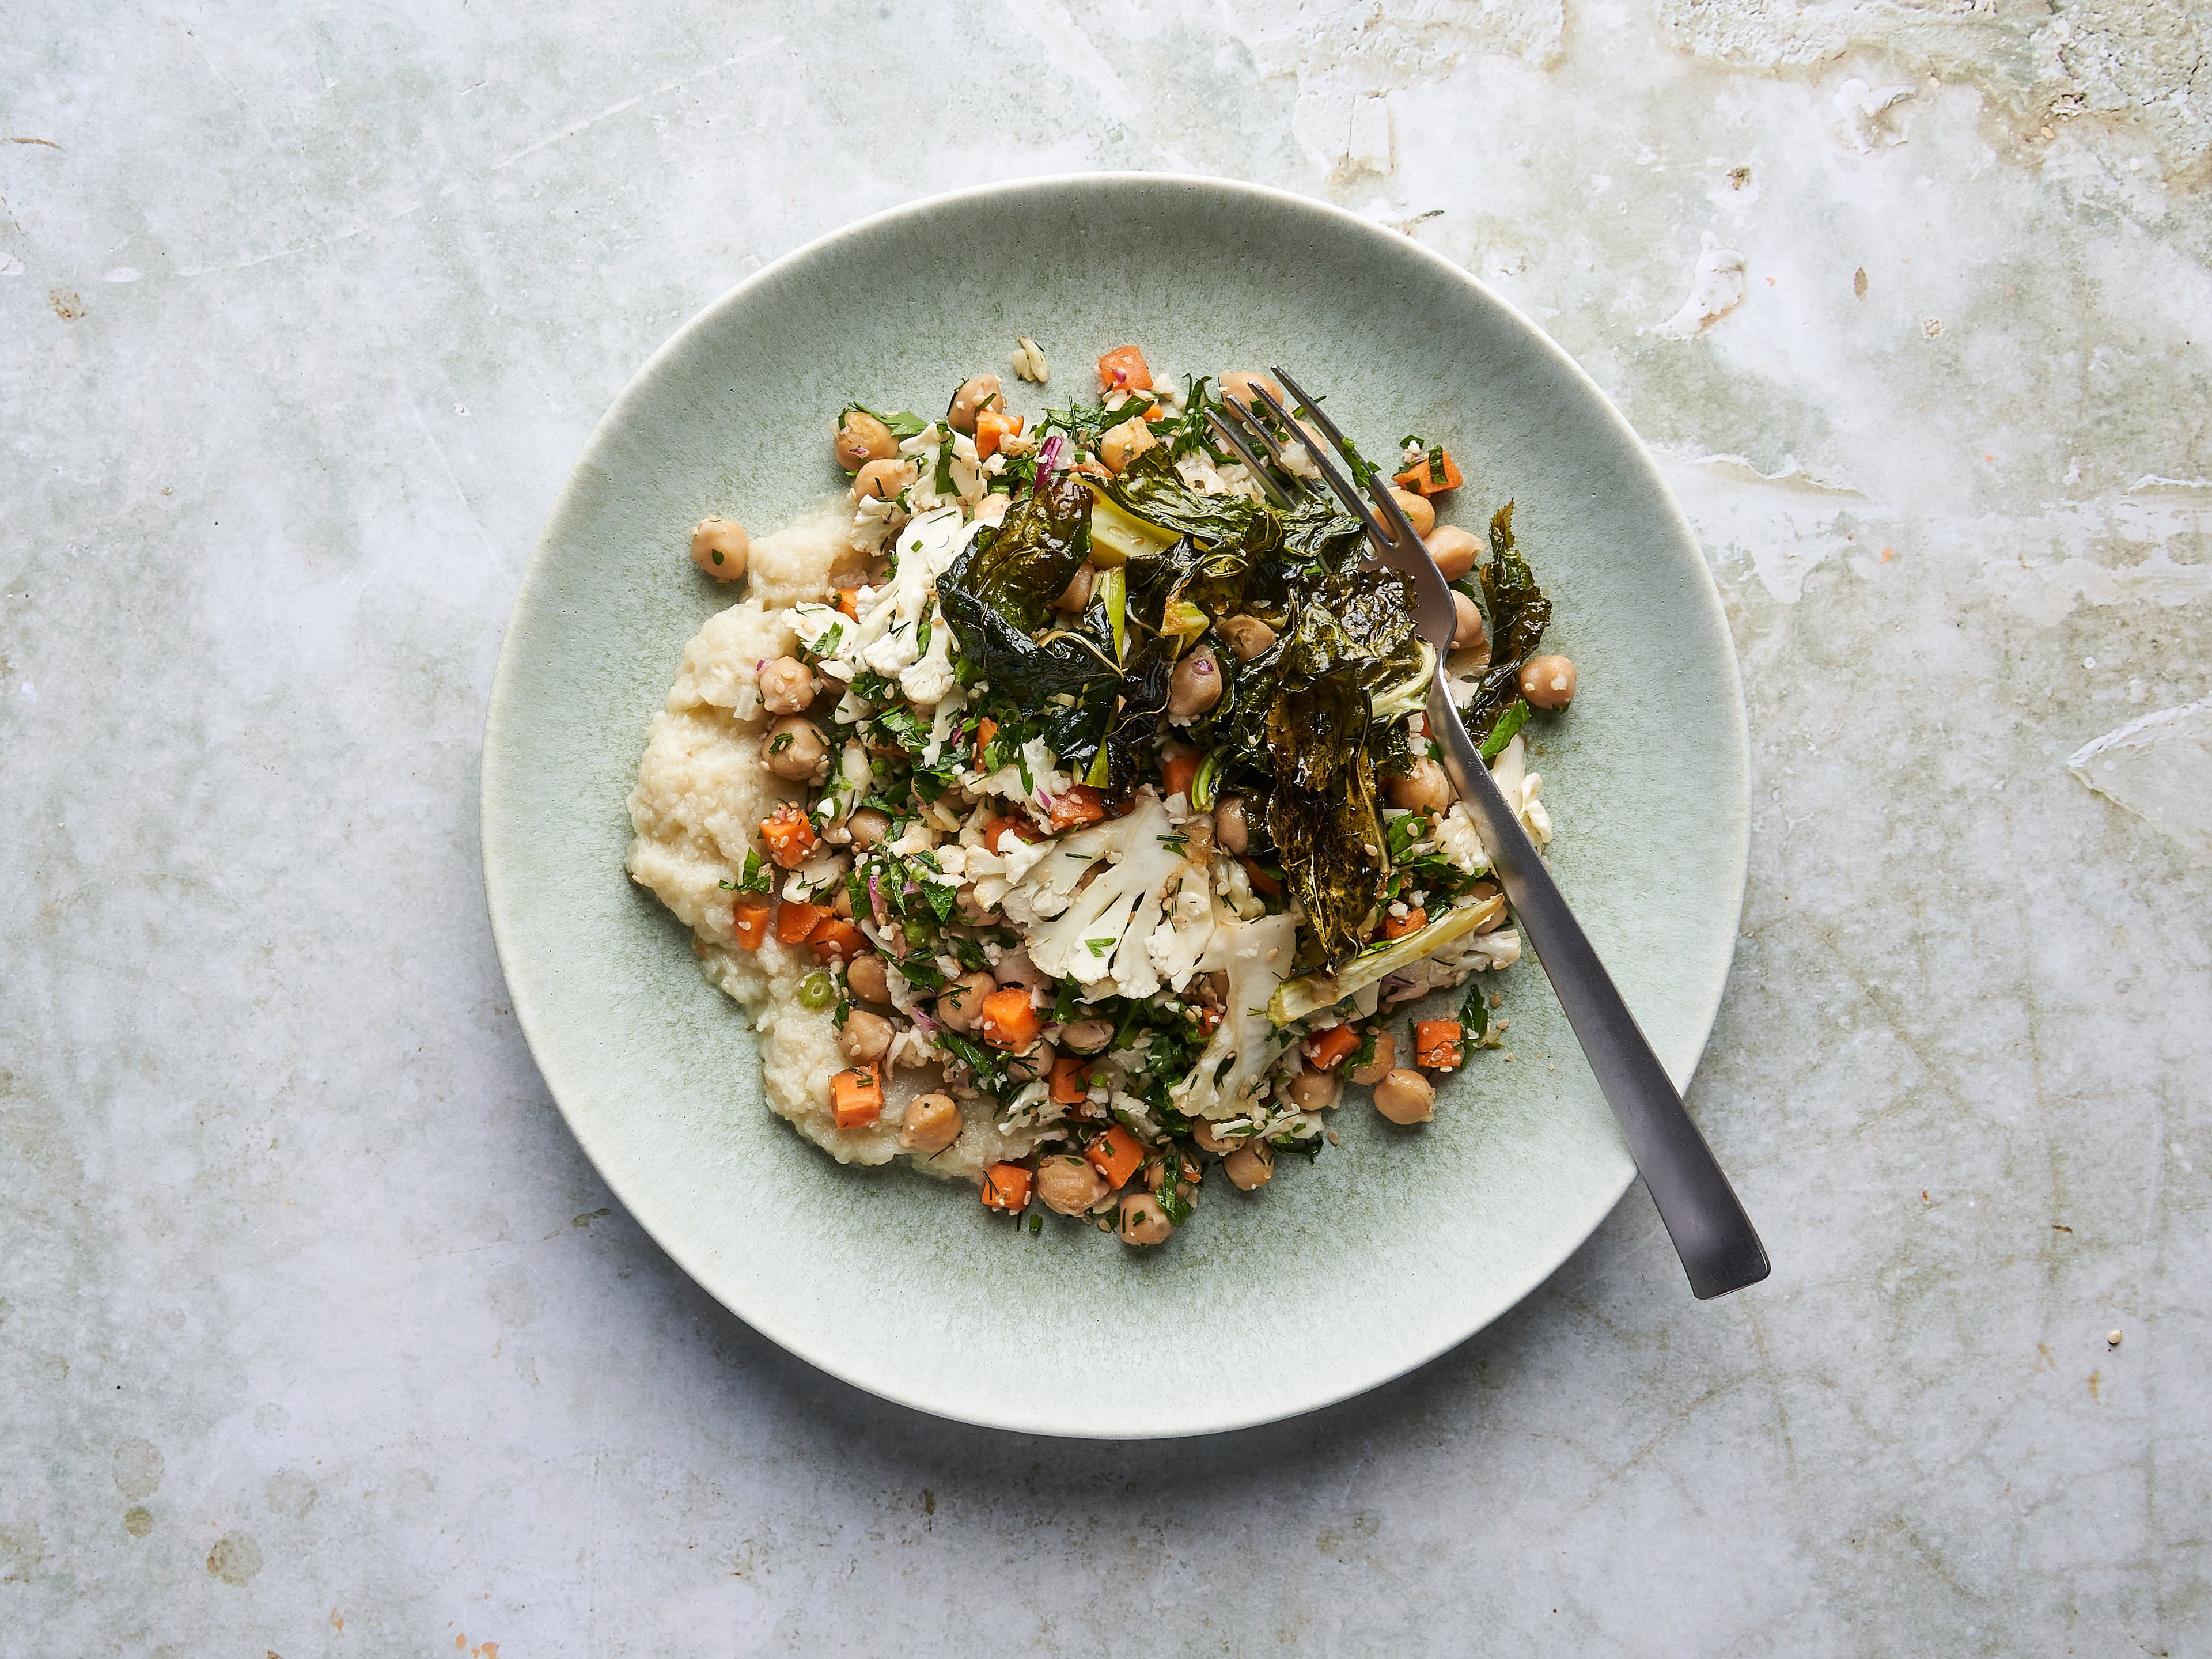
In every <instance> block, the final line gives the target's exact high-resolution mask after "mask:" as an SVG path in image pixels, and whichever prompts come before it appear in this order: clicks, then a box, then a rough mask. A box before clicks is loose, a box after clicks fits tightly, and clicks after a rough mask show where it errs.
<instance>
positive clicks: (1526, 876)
mask: <svg viewBox="0 0 2212 1659" xmlns="http://www.w3.org/2000/svg"><path fill="white" fill-rule="evenodd" d="M1268 372H1269V373H1270V374H1273V375H1274V377H1275V378H1276V379H1277V380H1279V381H1280V382H1281V383H1282V386H1283V388H1284V390H1285V391H1286V392H1288V393H1289V394H1290V396H1291V398H1292V399H1293V400H1294V402H1295V403H1296V404H1297V406H1298V414H1297V416H1296V417H1294V416H1292V413H1291V410H1290V409H1289V408H1287V407H1285V405H1284V404H1283V403H1282V401H1281V400H1280V399H1279V398H1276V397H1274V396H1273V394H1272V393H1271V392H1268V391H1267V388H1266V387H1265V386H1257V385H1255V386H1254V387H1253V392H1254V394H1255V396H1256V397H1257V398H1259V399H1260V400H1261V402H1262V403H1264V404H1266V406H1267V410H1268V411H1269V412H1270V413H1272V414H1273V416H1275V418H1276V419H1277V420H1279V422H1282V425H1283V430H1284V431H1285V432H1286V433H1288V434H1290V435H1291V436H1292V437H1294V438H1296V439H1297V441H1299V442H1300V443H1301V444H1302V445H1303V447H1304V448H1305V450H1306V451H1307V453H1309V454H1310V456H1311V457H1312V459H1313V462H1314V465H1315V467H1316V469H1317V470H1318V471H1319V472H1320V473H1321V476H1322V479H1323V480H1324V481H1325V482H1326V483H1327V484H1328V488H1329V489H1330V491H1331V492H1332V493H1333V494H1334V495H1335V496H1336V498H1337V499H1338V500H1339V501H1341V502H1343V504H1344V505H1345V507H1347V508H1348V509H1349V510H1350V511H1351V512H1352V515H1353V516H1354V517H1355V518H1357V519H1358V520H1359V522H1360V524H1361V526H1363V527H1364V529H1365V531H1366V532H1367V536H1368V539H1369V540H1370V542H1372V543H1373V544H1374V547H1375V550H1376V557H1377V558H1378V559H1379V560H1380V561H1381V562H1382V563H1383V564H1385V565H1387V566H1389V568H1391V569H1393V570H1396V571H1398V572H1400V573H1401V574H1403V575H1404V576H1406V577H1407V580H1409V581H1410V582H1411V584H1412V586H1413V606H1414V619H1415V623H1416V625H1417V626H1418V627H1419V629H1420V631H1421V635H1422V637H1423V638H1424V639H1425V640H1427V641H1428V642H1429V643H1430V644H1431V646H1433V647H1435V648H1436V653H1437V671H1436V677H1435V678H1434V679H1432V680H1431V682H1430V684H1429V700H1428V719H1429V730H1430V732H1431V733H1433V734H1434V735H1435V736H1436V737H1437V738H1438V739H1439V740H1440V742H1441V745H1442V748H1443V764H1444V771H1445V773H1446V774H1447V775H1449V777H1450V779H1451V781H1452V787H1453V788H1455V790H1457V791H1458V792H1459V798H1460V799H1462V800H1463V801H1465V802H1466V803H1467V805H1468V811H1469V812H1470V813H1471V814H1472V815H1473V817H1474V823H1475V829H1476V830H1477V832H1478V833H1479V834H1480V836H1481V837H1482V842H1483V845H1484V846H1485V848H1487V850H1488V851H1489V854H1490V861H1491V869H1492V873H1494V874H1495V875H1496V876H1497V878H1498V882H1499V884H1501V885H1502V886H1503V887H1504V890H1505V896H1506V898H1507V899H1508V900H1509V901H1510V902H1511V904H1512V906H1513V912H1514V914H1515V915H1516V916H1517V917H1518V918H1519V919H1520V922H1521V927H1522V932H1523V933H1526V935H1527V936H1528V942H1529V944H1530V945H1534V947H1535V951H1536V955H1537V957H1538V958H1539V959H1540V960H1541V962H1542V963H1543V964H1544V972H1545V974H1546V975H1547V976H1548V977H1549V978H1550V980H1551V981H1552V989H1553V992H1554V993H1556V994H1557V995H1558V997H1559V1006H1561V1007H1562V1008H1564V1009H1565V1011H1566V1015H1567V1023H1568V1024H1571V1026H1573V1027H1574V1032H1575V1036H1576V1038H1577V1041H1579V1042H1581V1044H1582V1046H1583V1054H1585V1055H1587V1056H1588V1057H1589V1064H1590V1070H1591V1071H1592V1072H1594V1073H1596V1075H1597V1082H1598V1087H1599V1088H1600V1089H1601V1090H1602V1091H1604V1094H1605V1098H1606V1103H1607V1104H1608V1105H1610V1106H1611V1107H1612V1108H1613V1115H1614V1116H1615V1117H1616V1118H1618V1119H1619V1120H1620V1128H1621V1133H1622V1134H1624V1135H1625V1136H1626V1138H1627V1140H1628V1147H1629V1151H1630V1152H1632V1154H1633V1155H1634V1157H1635V1158H1636V1167H1637V1169H1638V1170H1639V1171H1640V1172H1641V1173H1642V1175H1643V1176H1644V1189H1645V1190H1646V1191H1648V1192H1649V1193H1650V1194H1651V1201H1652V1202H1653V1204H1655V1205H1656V1206H1657V1207H1658V1211H1659V1218H1660V1220H1661V1221H1662V1222H1663V1223H1664V1224H1665V1225H1666V1228H1667V1235H1668V1237H1669V1238H1671V1239H1672V1240H1673V1241H1674V1251H1675V1254H1676V1255H1679V1256H1680V1257H1681V1259H1682V1267H1683V1269H1684V1271H1686V1273H1688V1274H1689V1278H1690V1289H1691V1291H1692V1292H1693V1293H1694V1294H1695V1295H1696V1296H1697V1297H1699V1299H1700V1300H1703V1299H1705V1298H1706V1297H1716V1296H1725V1295H1727V1294H1728V1293H1729V1291H1740V1290H1741V1289H1742V1288H1743V1287H1744V1286H1745V1285H1756V1284H1757V1283H1758V1282H1759V1280H1760V1279H1765V1277H1766V1276H1767V1274H1768V1273H1769V1272H1771V1267H1770V1265H1769V1263H1768V1261H1767V1259H1766V1249H1765V1246H1764V1245H1762V1244H1761V1243H1759V1234H1758V1233H1757V1232H1756V1231H1754V1230H1753V1227H1752V1225H1751V1218H1750V1217H1749V1216H1748V1215H1747V1214H1745V1213H1744V1208H1743V1205H1742V1203H1741V1201H1740V1200H1738V1199H1737V1197H1736V1195H1735V1188H1732V1187H1731V1186H1729V1179H1728V1176H1726V1175H1725V1174H1723V1172H1722V1170H1721V1166H1720V1164H1719V1163H1718V1161H1717V1159H1715V1158H1714V1157H1713V1152H1712V1148H1711V1147H1710V1146H1707V1145H1706V1144H1705V1136H1703V1135H1702V1134H1700V1133H1699V1132H1698V1126H1697V1125H1696V1124H1695V1123H1693V1122H1692V1121H1690V1114H1689V1112H1688V1110H1687V1109H1686V1108H1685V1107H1684V1106H1683V1104H1682V1097H1681V1096H1680V1094H1678V1093H1677V1092H1675V1089H1674V1082H1673V1080H1672V1079H1669V1078H1668V1075H1667V1069H1666V1067H1665V1066H1662V1065H1661V1064H1660V1063H1659V1057H1658V1056H1657V1055H1656V1054H1653V1053H1652V1052H1651V1045H1650V1042H1647V1041H1646V1040H1645V1038H1644V1032H1643V1030H1642V1029H1641V1028H1640V1027H1639V1026H1638V1024H1637V1023H1636V1017H1635V1015H1633V1014H1632V1013H1631V1012H1629V1011H1628V1005H1627V1004H1626V1002H1625V1001H1623V1000H1621V995H1620V990H1619V989H1618V988H1617V987H1615V986H1614V984H1613V979H1612V976H1611V975H1608V974H1607V972H1606V970H1605V964H1604V963H1602V962H1601V961H1600V960H1599V959H1598V954H1597V951H1595V949H1594V948H1593V947H1592V945H1590V942H1589V936H1588V935H1587V934H1585V933H1583V929H1582V924H1581V923H1580V922H1578V921H1576V920H1575V916H1574V912H1573V911H1571V910H1570V909H1569V908H1567V901H1566V899H1565V896H1563V895H1562V894H1561V893H1560V891H1559V885H1558V884H1557V883H1555V882H1554V881H1553V879H1552V875H1551V872H1550V871H1548V870H1547V869H1546V868H1545V867H1544V861H1543V860H1542V859H1541V858H1540V857H1538V856H1537V854H1536V849H1535V847H1534V845H1533V844H1532V843H1531V842H1529V840H1528V834H1527V832H1526V831H1524V830H1523V829H1522V827H1521V820H1520V817H1519V816H1518V814H1517V813H1516V811H1514V809H1513V808H1512V807H1511V806H1510V805H1507V804H1506V800H1505V797H1504V795H1503V794H1502V793H1499V791H1498V785H1497V784H1496V783H1495V782H1494V781H1492V778H1491V775H1490V769H1489V767H1488V766H1486V764H1484V763H1483V759H1482V752H1481V750H1480V749H1478V748H1477V747H1476V746H1475V742H1474V738H1472V737H1471V736H1469V735H1468V729H1467V726H1466V724H1465V723H1464V722H1463V721H1462V720H1461V719H1460V716H1459V710H1458V709H1456V708H1454V707H1453V706H1452V701H1451V697H1450V695H1449V690H1448V689H1447V687H1448V681H1447V679H1446V676H1445V669H1444V659H1445V657H1446V655H1447V654H1448V653H1449V652H1450V650H1451V647H1452V638H1453V635H1455V633H1456V632H1457V630H1458V626H1459V614H1458V610H1457V607H1456V606H1455V605H1454V604H1453V602H1452V592H1451V589H1450V588H1449V586H1447V585H1446V584H1445V582H1444V579H1443V573H1442V572H1441V571H1439V570H1438V569H1437V567H1436V563H1435V562H1434V561H1433V560H1431V558H1430V557H1429V554H1428V550H1427V549H1426V548H1425V547H1424V546H1422V544H1421V539H1420V538H1419V536H1417V535H1415V534H1414V533H1413V526H1412V525H1411V524H1410V523H1408V522H1407V518H1406V513H1405V509H1404V508H1403V507H1400V506H1399V504H1398V502H1397V501H1396V499H1395V497H1394V496H1393V495H1391V494H1390V492H1389V489H1388V488H1387V487H1385V486H1384V485H1383V483H1380V482H1379V480H1380V478H1381V477H1382V476H1383V475H1382V473H1381V472H1380V471H1378V470H1376V469H1374V468H1372V467H1369V466H1366V465H1364V464H1363V463H1359V462H1358V461H1357V460H1356V459H1355V458H1356V457H1357V455H1358V452H1357V451H1356V450H1355V449H1354V448H1353V447H1352V445H1351V444H1349V443H1347V442H1346V440H1345V436H1344V434H1343V433H1342V432H1340V430H1338V428H1337V425H1336V422H1334V421H1333V420H1331V419H1330V418H1329V417H1328V414H1327V413H1325V412H1324V411H1323V410H1322V406H1321V404H1320V402H1319V400H1318V399H1316V398H1313V397H1311V396H1310V395H1309V394H1308V393H1307V392H1305V391H1304V388H1302V387H1301V386H1299V385H1298V383H1297V381H1296V380H1292V379H1291V377H1290V376H1289V375H1287V374H1284V373H1283V371H1282V370H1281V369H1279V368H1273V369H1270V370H1269V371H1268ZM1225 408H1226V410H1229V411H1233V413H1232V414H1231V415H1230V416H1225V415H1223V414H1221V413H1217V412H1215V411H1212V410H1209V411H1208V417H1209V419H1210V420H1211V421H1212V425H1213V428H1214V429H1215V430H1216V431H1217V432H1218V433H1219V434H1220V435H1222V437H1223V438H1224V439H1225V440H1226V441H1227V442H1228V443H1229V445H1230V447H1231V448H1233V449H1234V450H1236V452H1237V454H1238V456H1239V457H1240V458H1242V459H1243V461H1244V462H1245V464H1246V465H1248V466H1249V467H1250V468H1251V470H1252V472H1253V475H1254V476H1255V477H1257V478H1258V479H1259V480H1260V482H1261V486H1262V488H1263V489H1266V490H1267V492H1268V494H1269V495H1270V496H1271V497H1272V498H1273V499H1274V501H1276V503H1277V504H1278V505H1285V504H1287V503H1288V501H1289V499H1290V496H1289V495H1288V493H1287V490H1286V489H1285V483H1283V482H1281V481H1279V479H1278V478H1277V477H1275V476H1273V473H1274V472H1279V473H1280V474H1281V477H1282V479H1285V480H1288V481H1289V488H1291V489H1297V488H1300V487H1302V484H1303V481H1302V480H1300V479H1299V478H1298V477H1297V474H1296V473H1293V472H1291V471H1290V470H1289V469H1288V468H1286V467H1285V466H1283V465H1282V463H1283V461H1284V459H1285V445H1286V441H1285V440H1283V439H1279V438H1278V437H1277V436H1276V435H1275V434H1274V433H1273V431H1271V430H1270V429H1269V427H1268V423H1267V422H1266V421H1263V420H1261V418H1259V416H1257V415H1256V414H1255V412H1254V411H1253V410H1252V409H1251V408H1250V407H1249V405H1245V404H1238V403H1235V402H1231V403H1229V404H1226V405H1225ZM1316 431H1317V432H1318V433H1319V434H1320V435H1322V436H1323V437H1325V438H1327V439H1328V442H1329V443H1330V444H1333V445H1334V446H1335V447H1336V448H1337V449H1338V450H1340V452H1342V453H1343V456H1344V458H1345V459H1346V462H1347V463H1350V464H1352V471H1353V473H1354V475H1355V476H1359V477H1364V481H1365V483H1366V485H1367V488H1368V489H1369V491H1370V494H1371V495H1372V497H1373V505H1372V506H1371V507H1370V504H1369V502H1368V501H1367V500H1365V499H1363V498H1362V496H1361V495H1360V494H1359V492H1358V490H1357V489H1354V488H1353V487H1352V481H1351V479H1348V478H1346V477H1345V476H1344V474H1343V472H1342V471H1341V470H1340V468H1339V467H1338V465H1337V463H1336V459H1335V458H1334V457H1333V456H1331V455H1330V454H1329V453H1328V448H1327V447H1326V446H1323V445H1322V444H1318V443H1316V442H1314V441H1312V438H1311V435H1312V434H1313V433H1315V432H1316ZM1255 440H1256V441H1257V443H1258V445H1259V452H1255V449H1254V448H1253V442H1254V441H1255ZM1261 453H1265V454H1266V456H1267V460H1268V462H1270V463H1272V464H1273V471H1271V469H1270V467H1269V466H1268V465H1263V464H1262V463H1261Z"/></svg>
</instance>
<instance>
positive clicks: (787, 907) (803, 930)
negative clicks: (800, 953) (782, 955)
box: [775, 899, 829, 945]
mask: <svg viewBox="0 0 2212 1659" xmlns="http://www.w3.org/2000/svg"><path fill="white" fill-rule="evenodd" d="M826 915H829V911H828V910H827V909H826V908H823V906H821V905H819V904H808V903H806V902H804V901H803V900H799V899H786V900H784V901H783V902H782V903H781V904H779V905H777V906H776V907H775V942H776V943H777V944H778V945H804V944H805V943H806V941H807V940H808V939H811V937H812V936H813V933H814V930H815V928H816V927H817V926H818V925H819V924H820V923H821V921H822V918H823V917H824V916H826Z"/></svg>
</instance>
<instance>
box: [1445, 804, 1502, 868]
mask: <svg viewBox="0 0 2212 1659" xmlns="http://www.w3.org/2000/svg"><path fill="white" fill-rule="evenodd" d="M1431 834H1432V835H1433V836H1434V837H1435V839H1436V843H1437V850H1438V851H1440V852H1441V853H1443V855H1444V857H1445V858H1447V859H1449V860H1450V861H1451V864H1452V867H1453V868H1455V869H1457V870H1462V871H1464V872H1466V873H1468V875H1470V876H1473V875H1479V874H1480V873H1481V872H1483V871H1485V870H1487V869H1488V868H1490V854H1489V852H1488V850H1487V849H1486V848H1484V846H1483V844H1482V837H1481V836H1480V834H1478V833H1477V832H1476V830H1475V827H1474V819H1473V818H1471V817H1468V815H1467V804H1466V803H1465V802H1464V801H1456V800H1455V801H1454V802H1453V803H1452V804H1451V811H1449V812H1447V813H1445V814H1444V815H1443V817H1441V818H1439V819H1437V823H1436V827H1435V829H1433V830H1432V831H1431Z"/></svg>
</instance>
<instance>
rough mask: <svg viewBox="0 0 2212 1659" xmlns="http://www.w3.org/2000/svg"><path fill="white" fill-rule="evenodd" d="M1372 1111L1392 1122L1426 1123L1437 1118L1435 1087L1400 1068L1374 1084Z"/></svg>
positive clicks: (1416, 1073)
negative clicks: (1374, 1110) (1373, 1109)
mask: <svg viewBox="0 0 2212 1659" xmlns="http://www.w3.org/2000/svg"><path fill="white" fill-rule="evenodd" d="M1375 1109H1376V1111H1378V1112H1380V1113H1382V1114H1383V1116H1385V1117H1387V1118H1389V1120H1390V1121H1391V1122H1393V1123H1426V1122H1427V1121H1429V1120H1430V1119H1431V1118H1432V1117H1434V1116H1435V1115H1437V1091H1436V1085H1434V1084H1432V1083H1431V1082H1430V1081H1429V1080H1428V1079H1426V1078H1425V1077H1423V1076H1422V1075H1421V1074H1420V1073H1419V1072H1409V1071H1407V1070H1405V1069H1404V1068H1403V1067H1401V1068H1400V1069H1399V1070H1397V1071H1395V1072H1393V1073H1390V1075H1389V1076H1388V1077H1386V1078H1384V1079H1383V1080H1382V1081H1381V1082H1380V1083H1378V1084H1376V1085H1375Z"/></svg>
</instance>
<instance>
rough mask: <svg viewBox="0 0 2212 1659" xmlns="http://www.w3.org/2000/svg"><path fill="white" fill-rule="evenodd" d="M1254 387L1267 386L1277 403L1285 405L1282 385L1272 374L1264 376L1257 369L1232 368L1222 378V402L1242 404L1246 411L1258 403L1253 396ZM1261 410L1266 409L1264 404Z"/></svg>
mask: <svg viewBox="0 0 2212 1659" xmlns="http://www.w3.org/2000/svg"><path fill="white" fill-rule="evenodd" d="M1254 386H1265V387H1267V392H1268V395H1269V396H1271V397H1273V398H1274V400H1275V401H1276V402H1277V403H1285V402H1286V400H1285V398H1284V397H1283V387H1282V383H1281V382H1280V381H1279V380H1276V379H1275V377H1274V376H1273V375H1272V374H1261V373H1260V372H1259V371H1258V370H1257V369H1251V368H1232V369H1231V370H1230V371H1229V372H1228V373H1227V374H1225V375H1223V376H1222V377H1221V401H1222V402H1224V403H1225V404H1241V405H1242V406H1243V407H1244V408H1246V409H1249V408H1251V407H1252V405H1253V404H1254V403H1255V401H1257V400H1256V399H1255V398H1254V397H1253V395H1252V388H1253V387H1254ZM1265 407H1266V405H1265V404H1261V408H1263V409H1264V408H1265Z"/></svg>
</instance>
